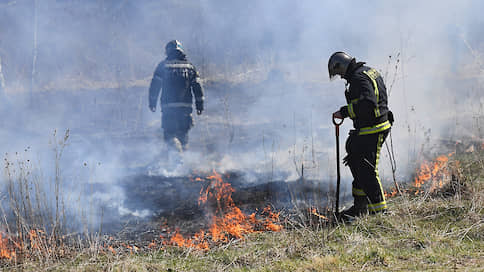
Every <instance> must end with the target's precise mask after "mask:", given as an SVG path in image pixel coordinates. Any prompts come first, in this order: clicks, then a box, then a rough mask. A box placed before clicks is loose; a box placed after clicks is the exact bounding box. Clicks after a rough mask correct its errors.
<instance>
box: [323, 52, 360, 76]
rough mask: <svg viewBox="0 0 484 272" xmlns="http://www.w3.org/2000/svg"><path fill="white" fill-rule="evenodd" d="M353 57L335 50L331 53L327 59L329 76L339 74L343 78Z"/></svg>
mask: <svg viewBox="0 0 484 272" xmlns="http://www.w3.org/2000/svg"><path fill="white" fill-rule="evenodd" d="M353 59H354V58H353V57H351V56H350V55H348V54H346V53H345V52H336V53H334V54H333V55H331V57H330V58H329V61H328V72H329V78H330V79H333V78H334V76H336V75H340V76H341V77H342V78H343V77H344V76H345V74H346V70H348V66H349V65H350V63H351V61H352V60H353Z"/></svg>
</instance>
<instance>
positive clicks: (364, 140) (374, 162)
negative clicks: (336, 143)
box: [346, 129, 390, 213]
mask: <svg viewBox="0 0 484 272" xmlns="http://www.w3.org/2000/svg"><path fill="white" fill-rule="evenodd" d="M389 132H390V129H387V130H385V131H382V132H378V133H375V134H368V135H358V132H357V131H350V135H349V137H348V139H347V141H346V152H347V153H348V155H347V158H346V160H347V163H348V166H349V167H350V170H351V174H352V175H353V190H352V193H353V197H354V198H355V199H357V198H361V197H367V199H368V203H369V204H368V211H369V212H370V213H377V212H381V211H384V210H385V209H386V208H387V204H386V201H385V194H384V192H383V187H382V184H381V181H380V177H379V175H378V163H379V159H380V150H381V147H382V145H383V142H384V141H385V139H386V137H387V136H388V133H389Z"/></svg>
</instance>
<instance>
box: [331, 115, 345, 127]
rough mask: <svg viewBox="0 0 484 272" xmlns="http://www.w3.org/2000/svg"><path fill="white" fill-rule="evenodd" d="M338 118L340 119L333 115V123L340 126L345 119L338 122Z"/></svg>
mask: <svg viewBox="0 0 484 272" xmlns="http://www.w3.org/2000/svg"><path fill="white" fill-rule="evenodd" d="M337 119H339V118H334V116H333V124H334V125H335V126H340V125H341V124H343V121H344V120H345V119H340V120H341V121H340V122H338V121H336V120H337Z"/></svg>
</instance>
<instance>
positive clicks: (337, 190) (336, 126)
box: [333, 116, 344, 217]
mask: <svg viewBox="0 0 484 272" xmlns="http://www.w3.org/2000/svg"><path fill="white" fill-rule="evenodd" d="M343 121H344V119H341V121H339V122H338V121H337V120H336V118H334V116H333V124H334V128H335V134H336V207H335V214H336V217H338V215H339V187H340V183H341V175H340V168H339V126H340V125H341V124H343Z"/></svg>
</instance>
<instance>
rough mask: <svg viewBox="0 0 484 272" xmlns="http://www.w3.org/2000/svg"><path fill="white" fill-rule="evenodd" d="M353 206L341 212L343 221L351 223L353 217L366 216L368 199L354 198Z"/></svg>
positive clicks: (363, 197) (364, 197)
mask: <svg viewBox="0 0 484 272" xmlns="http://www.w3.org/2000/svg"><path fill="white" fill-rule="evenodd" d="M353 203H354V204H353V206H351V207H350V208H348V209H346V210H344V211H342V212H341V218H342V219H343V220H349V221H351V220H352V219H354V218H355V217H358V216H362V215H365V214H368V199H367V197H366V196H355V200H354V202H353Z"/></svg>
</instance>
